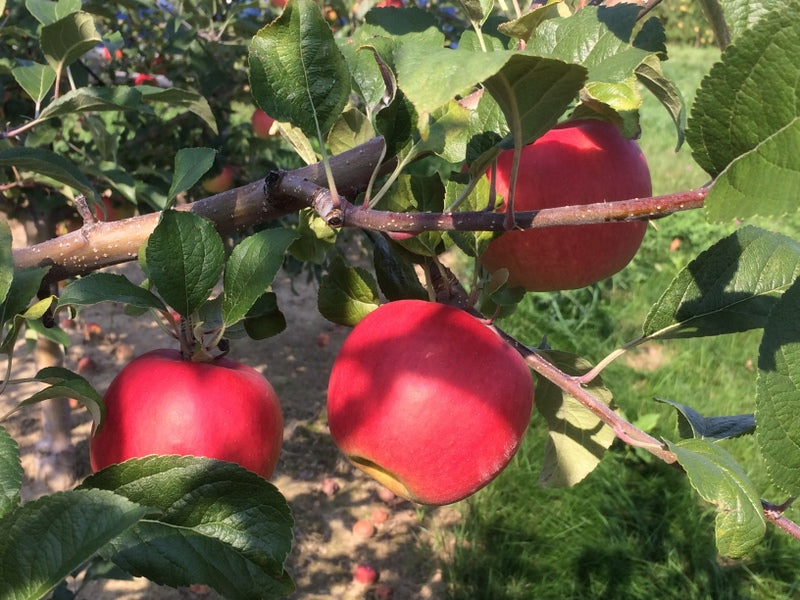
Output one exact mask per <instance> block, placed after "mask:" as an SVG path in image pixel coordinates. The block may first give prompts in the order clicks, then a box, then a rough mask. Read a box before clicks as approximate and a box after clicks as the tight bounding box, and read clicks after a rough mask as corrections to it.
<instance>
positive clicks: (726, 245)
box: [643, 226, 800, 339]
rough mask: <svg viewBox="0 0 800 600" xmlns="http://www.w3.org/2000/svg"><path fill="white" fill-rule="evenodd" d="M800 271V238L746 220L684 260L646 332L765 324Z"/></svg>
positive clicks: (717, 330)
mask: <svg viewBox="0 0 800 600" xmlns="http://www.w3.org/2000/svg"><path fill="white" fill-rule="evenodd" d="M798 275H800V244H798V243H797V242H795V241H794V240H793V239H791V238H789V237H787V236H784V235H781V234H778V233H772V232H770V231H766V230H763V229H759V228H758V227H753V226H747V227H743V228H742V229H740V230H738V231H736V232H735V233H733V234H731V235H730V236H728V237H726V238H724V239H722V240H720V241H719V242H717V243H716V244H714V245H713V246H711V248H709V249H708V250H705V251H704V252H702V253H701V254H700V255H698V256H697V258H695V259H694V260H693V261H692V262H691V263H689V265H687V266H686V268H684V269H683V270H682V271H681V272H680V273H678V275H677V276H676V277H675V279H673V280H672V282H671V283H670V285H669V287H668V288H667V289H666V291H665V292H664V293H663V294H662V296H661V298H659V300H658V302H656V304H654V305H653V307H652V308H651V309H650V312H649V314H648V315H647V318H646V319H645V322H644V325H643V331H644V335H645V336H648V337H653V338H662V339H663V338H677V337H696V336H705V335H720V334H723V333H734V332H737V331H746V330H748V329H753V328H758V327H764V325H765V324H766V322H767V321H766V320H767V318H768V316H769V314H770V312H771V310H772V308H773V307H774V305H775V303H776V302H777V300H778V297H779V296H780V295H781V294H782V293H783V292H784V291H785V290H786V289H787V288H788V287H789V285H790V284H791V283H792V282H793V281H794V280H795V278H796V277H797V276H798Z"/></svg>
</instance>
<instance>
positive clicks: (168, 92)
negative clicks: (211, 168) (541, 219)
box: [136, 85, 219, 135]
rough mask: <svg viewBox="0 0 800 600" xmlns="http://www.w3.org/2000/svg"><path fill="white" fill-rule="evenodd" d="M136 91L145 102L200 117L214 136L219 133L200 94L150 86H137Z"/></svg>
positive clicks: (211, 113)
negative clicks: (159, 104) (179, 109)
mask: <svg viewBox="0 0 800 600" xmlns="http://www.w3.org/2000/svg"><path fill="white" fill-rule="evenodd" d="M136 89H137V90H138V91H139V92H140V93H141V94H142V96H143V97H144V100H145V101H146V102H151V103H152V102H160V103H162V104H166V105H167V106H169V107H172V108H181V109H183V110H185V111H188V112H190V113H192V114H194V115H197V116H198V117H200V119H202V121H203V122H204V123H205V124H206V125H207V126H208V128H209V129H210V130H211V132H212V133H213V134H214V135H216V134H218V133H219V129H218V127H217V119H216V118H215V117H214V113H213V112H212V110H211V105H210V104H209V103H208V100H206V98H205V96H203V95H202V94H200V93H198V92H195V91H192V90H182V89H180V88H175V87H172V88H167V89H164V88H160V87H156V86H152V85H138V86H136Z"/></svg>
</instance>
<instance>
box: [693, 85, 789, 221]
mask: <svg viewBox="0 0 800 600" xmlns="http://www.w3.org/2000/svg"><path fill="white" fill-rule="evenodd" d="M798 73H800V71H798ZM799 90H800V88H799ZM798 146H800V120H795V121H793V122H792V123H791V124H790V125H787V126H786V127H785V128H784V129H782V130H781V131H779V132H776V133H775V134H774V135H772V136H770V137H769V138H768V139H765V140H764V141H763V142H762V143H761V144H759V145H758V146H757V147H755V148H754V149H753V150H752V151H750V152H748V153H747V154H745V155H743V156H740V157H739V158H737V159H735V160H734V161H733V162H732V163H731V164H730V165H728V168H727V169H725V170H724V171H723V172H722V173H721V174H720V175H719V177H717V179H716V181H715V182H714V184H713V186H712V187H711V190H710V191H709V193H708V196H707V197H706V201H705V213H706V218H707V219H708V220H709V221H713V222H723V221H730V220H731V219H748V218H752V217H755V216H782V215H787V214H790V213H794V212H796V211H797V190H798V188H800V159H798V156H797V154H795V149H796V148H797V147H798Z"/></svg>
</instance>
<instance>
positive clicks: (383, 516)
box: [371, 508, 389, 525]
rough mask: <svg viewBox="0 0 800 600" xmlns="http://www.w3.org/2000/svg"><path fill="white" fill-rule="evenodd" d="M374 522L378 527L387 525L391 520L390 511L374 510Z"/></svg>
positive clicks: (383, 509)
mask: <svg viewBox="0 0 800 600" xmlns="http://www.w3.org/2000/svg"><path fill="white" fill-rule="evenodd" d="M371 518H372V522H373V523H375V524H376V525H380V524H381V523H386V521H388V520H389V511H387V510H386V509H385V508H374V509H372V517H371Z"/></svg>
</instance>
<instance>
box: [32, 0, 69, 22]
mask: <svg viewBox="0 0 800 600" xmlns="http://www.w3.org/2000/svg"><path fill="white" fill-rule="evenodd" d="M81 4H82V3H81V0H58V1H57V2H54V1H53V0H25V8H27V9H28V11H29V12H30V13H31V14H32V15H33V16H34V17H35V18H36V20H37V21H39V23H41V24H42V25H51V24H52V23H55V22H56V21H58V20H59V19H61V18H63V17H66V16H67V15H68V14H70V13H74V12H78V11H79V10H80V9H81Z"/></svg>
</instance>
